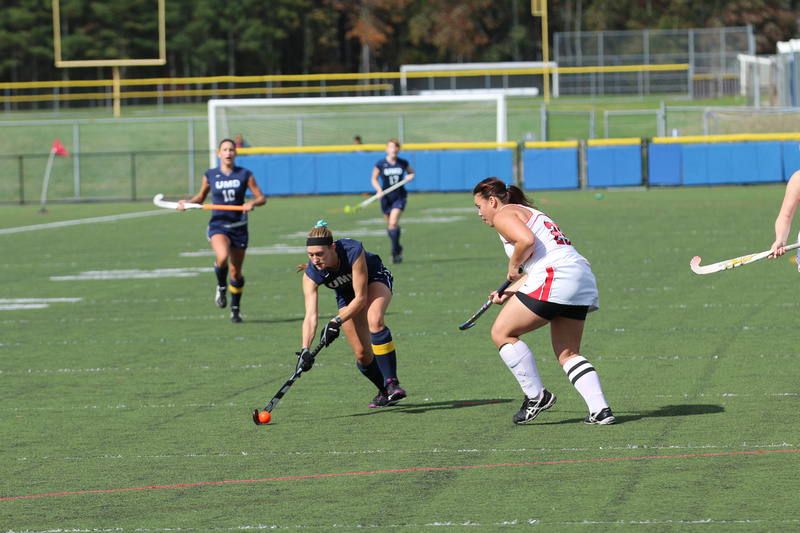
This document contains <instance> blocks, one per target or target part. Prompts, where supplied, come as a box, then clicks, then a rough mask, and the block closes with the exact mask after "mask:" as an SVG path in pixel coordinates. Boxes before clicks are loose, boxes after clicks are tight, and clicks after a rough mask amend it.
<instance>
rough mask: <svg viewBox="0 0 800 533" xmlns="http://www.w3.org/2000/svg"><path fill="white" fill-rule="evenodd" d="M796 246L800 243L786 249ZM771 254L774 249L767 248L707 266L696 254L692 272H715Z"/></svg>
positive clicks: (692, 262)
mask: <svg viewBox="0 0 800 533" xmlns="http://www.w3.org/2000/svg"><path fill="white" fill-rule="evenodd" d="M796 248H800V243H796V244H790V245H789V246H787V247H786V251H787V252H788V251H789V250H794V249H796ZM771 255H772V250H766V251H764V252H759V253H757V254H749V255H743V256H741V257H734V258H733V259H728V260H727V261H720V262H719V263H713V264H711V265H706V266H700V256H695V257H694V258H692V260H691V262H690V263H689V264H690V265H691V266H692V272H694V273H695V274H713V273H714V272H720V271H722V270H728V269H729V268H734V267H737V266H741V265H746V264H747V263H752V262H753V261H758V260H759V259H764V258H765V257H769V256H771Z"/></svg>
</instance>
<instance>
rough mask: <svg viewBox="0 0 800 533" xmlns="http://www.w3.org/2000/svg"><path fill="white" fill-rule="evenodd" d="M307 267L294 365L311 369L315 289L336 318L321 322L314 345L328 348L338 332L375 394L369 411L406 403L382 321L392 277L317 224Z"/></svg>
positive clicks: (375, 259) (377, 261) (373, 258)
mask: <svg viewBox="0 0 800 533" xmlns="http://www.w3.org/2000/svg"><path fill="white" fill-rule="evenodd" d="M306 249H307V252H308V259H309V262H308V263H307V264H304V265H300V266H299V267H298V272H300V271H303V272H304V274H303V294H304V296H305V307H306V314H305V319H304V320H303V348H302V350H301V351H300V353H299V354H298V356H299V359H300V360H299V361H298V365H299V366H300V368H302V370H303V372H308V371H309V370H311V367H312V366H313V365H314V358H313V357H312V356H311V352H309V347H310V346H312V345H313V344H314V336H315V335H316V332H317V321H318V315H319V309H318V301H319V287H320V285H325V286H326V287H328V288H330V289H333V290H334V292H335V293H336V303H337V305H338V307H339V314H338V315H337V316H335V317H333V318H332V319H331V320H330V321H329V322H327V323H326V324H325V325H324V326H323V328H322V333H321V335H320V341H322V342H323V343H324V344H325V346H329V345H330V344H331V343H332V342H333V341H334V340H336V338H337V337H338V336H339V330H340V329H343V330H344V333H345V336H346V337H347V340H348V342H349V343H350V346H351V347H352V348H353V352H354V353H355V355H356V359H357V361H358V369H359V370H360V371H361V373H362V374H364V376H365V377H366V378H367V379H369V380H370V381H371V382H372V383H373V384H374V385H375V387H377V389H378V395H377V396H375V399H374V400H372V402H371V403H370V404H369V406H370V407H386V406H388V405H395V404H396V403H397V402H399V401H400V400H402V399H403V398H405V397H406V393H405V391H404V390H403V389H402V388H401V387H400V382H399V380H398V379H397V354H396V353H395V348H394V340H393V339H392V333H391V331H389V328H387V327H386V324H385V323H384V316H385V315H386V309H387V308H388V307H389V303H390V302H391V301H392V281H393V278H392V273H391V272H389V270H388V269H387V268H386V267H385V266H383V263H382V262H381V258H380V257H379V256H377V255H374V254H371V253H369V252H367V251H366V250H364V246H363V245H362V244H361V243H360V242H359V241H355V240H352V239H338V240H336V241H334V240H333V234H332V233H331V231H330V230H329V229H328V228H327V224H326V223H325V222H323V221H322V220H320V221H319V222H317V225H316V227H314V229H312V230H311V232H309V234H308V238H307V240H306Z"/></svg>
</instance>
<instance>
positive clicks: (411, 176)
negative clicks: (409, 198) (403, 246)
mask: <svg viewBox="0 0 800 533" xmlns="http://www.w3.org/2000/svg"><path fill="white" fill-rule="evenodd" d="M414 176H415V174H409V175H408V176H406V178H405V179H404V180H402V181H398V182H397V183H395V184H394V185H392V186H391V187H387V188H386V189H384V190H382V191H381V192H379V193H375V195H373V196H370V197H369V198H367V199H366V200H364V201H363V202H361V203H360V204H358V205H357V206H354V207H350V206H349V205H346V206H344V212H345V213H347V214H348V215H352V214H353V213H355V212H357V211H361V210H362V209H363V208H365V207H367V206H368V205H369V204H371V203H372V202H374V201H375V200H377V199H378V198H380V197H381V196H383V195H386V194H387V193H390V192H392V191H393V190H395V189H399V188H400V187H402V186H403V185H405V184H406V183H408V182H409V181H411V180H412V179H414Z"/></svg>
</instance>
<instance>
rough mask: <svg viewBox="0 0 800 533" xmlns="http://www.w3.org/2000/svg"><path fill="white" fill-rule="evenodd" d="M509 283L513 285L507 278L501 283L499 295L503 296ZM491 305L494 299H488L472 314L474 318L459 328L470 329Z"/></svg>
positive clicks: (498, 290)
mask: <svg viewBox="0 0 800 533" xmlns="http://www.w3.org/2000/svg"><path fill="white" fill-rule="evenodd" d="M509 285H511V282H510V281H508V280H506V281H505V282H504V283H503V284H502V285H500V288H499V289H497V296H501V295H502V294H503V292H504V291H505V290H506V289H507V288H508V286H509ZM491 305H492V300H486V303H485V304H483V305H482V306H481V308H480V309H478V312H477V313H475V314H474V315H472V318H470V319H469V320H467V321H466V322H464V323H463V324H461V325H460V326H458V329H460V330H462V331H463V330H465V329H469V328H471V327H472V326H474V325H475V321H477V320H478V319H479V318H480V317H481V315H482V314H483V313H485V312H486V310H487V309H489V307H490V306H491Z"/></svg>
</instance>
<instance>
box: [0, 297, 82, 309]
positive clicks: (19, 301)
mask: <svg viewBox="0 0 800 533" xmlns="http://www.w3.org/2000/svg"><path fill="white" fill-rule="evenodd" d="M81 300H83V298H0V311H16V310H18V309H45V308H47V307H50V304H51V303H75V302H80V301H81Z"/></svg>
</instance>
